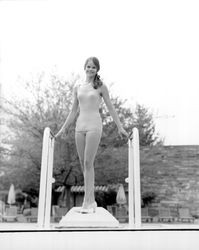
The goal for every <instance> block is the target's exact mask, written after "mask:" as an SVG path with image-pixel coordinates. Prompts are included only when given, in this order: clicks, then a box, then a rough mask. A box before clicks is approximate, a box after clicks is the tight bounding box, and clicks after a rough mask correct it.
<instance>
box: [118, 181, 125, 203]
mask: <svg viewBox="0 0 199 250" xmlns="http://www.w3.org/2000/svg"><path fill="white" fill-rule="evenodd" d="M116 201H117V203H118V204H119V205H122V204H126V195H125V192H124V186H123V185H122V184H120V186H119V189H118V192H117V196H116Z"/></svg>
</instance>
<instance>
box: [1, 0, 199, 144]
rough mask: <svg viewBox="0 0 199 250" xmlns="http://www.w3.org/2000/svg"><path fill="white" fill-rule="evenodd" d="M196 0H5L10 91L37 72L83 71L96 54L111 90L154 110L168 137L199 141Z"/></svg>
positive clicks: (4, 74) (5, 81) (5, 69)
mask: <svg viewBox="0 0 199 250" xmlns="http://www.w3.org/2000/svg"><path fill="white" fill-rule="evenodd" d="M198 13H199V2H198V1H192V0H185V1H183V0H181V1H175V0H172V1H170V0H167V1H159V0H158V1H149V0H147V1H133V0H106V1H105V0H99V1H96V0H84V1H82V0H71V1H66V0H65V1H60V0H54V1H48V0H41V1H40V0H36V1H33V0H32V1H31V0H26V1H20V0H12V1H11V0H7V1H6V0H4V1H0V53H1V54H0V63H1V67H0V71H1V72H0V73H1V74H0V76H1V78H0V81H1V84H2V86H3V93H4V95H5V96H7V95H10V93H11V92H12V93H14V94H15V95H20V94H21V92H20V91H19V89H20V84H21V82H22V81H23V79H24V80H26V79H31V77H34V76H35V75H37V74H38V73H39V72H41V71H44V72H46V73H47V74H50V73H51V72H56V73H58V74H60V75H62V76H65V77H69V76H70V75H71V73H76V74H82V75H83V73H84V72H83V65H84V61H85V59H86V58H87V57H89V56H97V57H98V58H99V60H100V63H101V70H100V75H101V77H102V78H103V79H104V81H105V82H106V83H107V84H110V83H112V82H113V83H114V86H113V87H112V88H111V91H113V94H116V95H119V96H120V97H121V98H125V99H128V103H129V105H130V106H131V107H132V108H133V107H134V106H135V103H140V104H143V105H145V106H146V107H148V108H150V110H151V111H152V112H153V113H154V116H155V122H156V127H157V131H158V132H159V133H160V135H161V136H162V137H165V144H167V145H184V144H185V145H186V144H199V115H198V114H199V112H198V110H199V98H198V83H199V46H198V44H199V15H198Z"/></svg>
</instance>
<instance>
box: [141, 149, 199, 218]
mask: <svg viewBox="0 0 199 250" xmlns="http://www.w3.org/2000/svg"><path fill="white" fill-rule="evenodd" d="M140 159H141V188H142V192H146V191H152V192H154V193H155V194H156V195H157V197H156V200H155V202H157V203H160V202H164V201H173V202H174V203H175V202H179V205H180V203H181V205H182V206H186V207H189V208H190V210H191V211H192V213H196V214H198V208H199V146H164V147H145V148H142V149H141V152H140Z"/></svg>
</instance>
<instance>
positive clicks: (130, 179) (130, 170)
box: [128, 139, 135, 228]
mask: <svg viewBox="0 0 199 250" xmlns="http://www.w3.org/2000/svg"><path fill="white" fill-rule="evenodd" d="M128 176H129V177H128V189H129V191H128V202H129V227H130V228H132V227H134V223H135V221H134V181H133V180H134V173H133V142H132V139H129V141H128Z"/></svg>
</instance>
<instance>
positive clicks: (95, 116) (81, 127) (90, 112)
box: [75, 84, 102, 133]
mask: <svg viewBox="0 0 199 250" xmlns="http://www.w3.org/2000/svg"><path fill="white" fill-rule="evenodd" d="M77 98H78V101H79V108H80V113H79V116H78V118H77V122H76V128H75V131H76V132H88V131H96V132H99V133H102V119H101V116H100V113H99V106H100V103H101V96H100V94H99V92H98V90H96V89H94V88H93V86H92V85H91V84H78V85H77Z"/></svg>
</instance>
